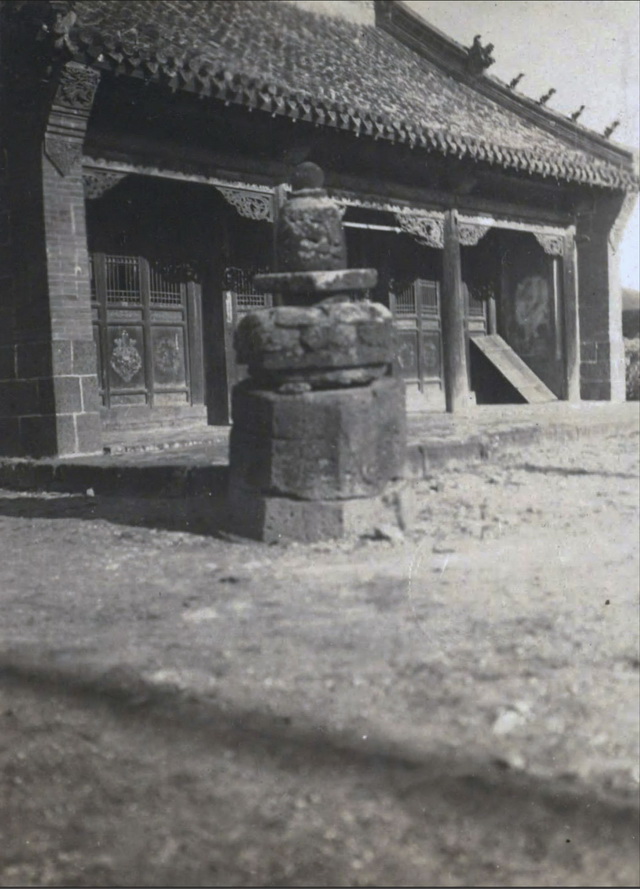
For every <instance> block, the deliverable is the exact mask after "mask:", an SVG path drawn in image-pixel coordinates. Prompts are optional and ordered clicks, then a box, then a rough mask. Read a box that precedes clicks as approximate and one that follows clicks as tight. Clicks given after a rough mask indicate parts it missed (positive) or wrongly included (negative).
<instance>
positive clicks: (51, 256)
mask: <svg viewBox="0 0 640 889" xmlns="http://www.w3.org/2000/svg"><path fill="white" fill-rule="evenodd" d="M98 80H99V74H98V73H97V72H95V71H93V70H91V69H89V68H86V67H85V66H83V65H79V64H76V63H73V62H71V63H68V64H67V65H66V66H65V68H64V69H63V71H62V74H61V77H60V80H59V82H58V85H57V89H56V92H55V96H54V98H53V102H52V104H51V105H50V108H49V111H48V113H43V110H42V108H36V109H33V108H31V109H28V110H24V109H21V108H20V107H19V106H17V105H16V106H15V107H13V108H11V113H10V115H9V120H8V127H7V130H8V136H7V140H6V144H5V147H6V152H7V195H8V207H9V237H10V240H11V261H10V264H9V265H8V266H7V267H6V272H7V274H5V276H4V277H3V278H2V280H1V283H0V286H1V287H2V291H3V293H4V294H7V298H6V302H5V303H4V306H5V308H4V313H5V314H7V313H9V314H7V318H6V320H7V321H8V322H9V325H10V326H9V325H8V329H7V330H6V331H5V333H4V336H3V341H2V344H1V346H0V442H2V444H1V445H0V448H1V451H0V452H1V453H3V454H5V455H11V456H34V457H42V456H53V455H71V454H81V453H93V452H97V451H99V450H101V447H102V429H101V421H100V404H99V395H98V377H97V354H96V348H95V345H94V340H93V332H92V320H91V294H90V271H89V256H88V251H87V234H86V221H85V204H84V189H83V179H82V146H83V142H84V138H85V133H86V127H87V122H88V118H89V113H90V110H91V107H92V103H93V98H94V95H95V91H96V88H97V84H98ZM7 306H9V308H7ZM9 315H10V317H9Z"/></svg>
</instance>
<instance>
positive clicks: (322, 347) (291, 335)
mask: <svg viewBox="0 0 640 889" xmlns="http://www.w3.org/2000/svg"><path fill="white" fill-rule="evenodd" d="M235 348H236V352H237V355H238V360H239V361H240V362H241V363H243V364H247V365H248V366H249V373H250V376H251V377H253V378H254V379H256V380H260V381H261V382H263V383H264V384H265V385H271V386H273V388H277V387H278V385H280V384H281V383H283V382H290V381H295V380H301V381H302V380H308V381H310V382H311V383H312V385H314V386H318V387H322V386H326V387H339V386H351V385H363V384H365V383H367V382H369V381H370V380H373V379H376V378H377V377H379V376H381V375H382V374H383V373H384V371H385V369H386V367H387V366H388V365H389V364H390V362H391V356H392V352H393V327H392V323H391V314H390V312H389V311H388V309H386V308H385V307H384V306H380V305H378V304H376V303H370V302H361V303H351V302H332V303H321V304H319V305H317V306H314V307H312V308H299V307H294V306H279V307H276V308H273V309H266V310H264V311H261V312H254V313H252V314H251V315H247V316H246V317H245V318H244V319H243V320H242V321H241V322H240V324H239V325H238V328H237V330H236V334H235ZM354 368H358V372H357V373H354V372H350V373H342V371H346V370H349V371H352V370H353V369H354ZM336 370H339V371H340V373H335V371H336ZM323 371H327V373H326V374H323Z"/></svg>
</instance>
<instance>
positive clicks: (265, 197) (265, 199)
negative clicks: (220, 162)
mask: <svg viewBox="0 0 640 889" xmlns="http://www.w3.org/2000/svg"><path fill="white" fill-rule="evenodd" d="M216 188H217V189H218V191H219V192H220V194H221V195H222V197H223V198H224V199H225V201H227V202H228V203H229V204H231V206H232V207H234V209H236V210H237V211H238V213H239V214H240V216H244V217H245V218H246V219H255V220H258V221H261V220H265V221H267V222H271V221H272V220H273V209H272V206H271V201H272V198H271V194H270V193H262V192H258V191H247V190H245V189H242V190H241V189H237V188H227V187H226V186H221V185H217V186H216Z"/></svg>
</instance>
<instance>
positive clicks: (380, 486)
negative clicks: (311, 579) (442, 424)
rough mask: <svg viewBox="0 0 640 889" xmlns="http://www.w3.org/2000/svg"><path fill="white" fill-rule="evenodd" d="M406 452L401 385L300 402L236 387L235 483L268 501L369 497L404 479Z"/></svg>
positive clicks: (302, 397)
mask: <svg viewBox="0 0 640 889" xmlns="http://www.w3.org/2000/svg"><path fill="white" fill-rule="evenodd" d="M405 450H406V417H405V410H404V385H403V381H402V380H399V379H396V378H393V377H385V378H383V379H381V380H378V381H376V382H375V383H372V384H371V385H369V386H360V387H357V388H354V389H336V390H330V391H323V392H319V391H318V392H306V393H301V394H295V395H294V394H292V395H283V394H280V393H274V392H268V391H261V390H256V389H253V388H252V387H251V382H250V381H248V382H246V383H240V384H239V385H238V386H236V387H235V388H234V391H233V428H232V430H231V440H230V449H229V470H230V478H231V480H232V482H233V483H239V484H240V485H242V486H246V487H248V488H249V489H253V490H258V491H261V492H262V493H263V494H265V495H267V494H268V495H277V496H285V497H291V498H294V499H295V498H297V499H306V500H314V501H319V500H333V499H336V500H344V499H347V498H359V497H372V496H375V495H377V494H380V493H382V491H383V490H384V489H385V486H386V485H387V484H388V483H389V482H390V481H392V480H394V479H398V478H402V476H403V473H404V460H405Z"/></svg>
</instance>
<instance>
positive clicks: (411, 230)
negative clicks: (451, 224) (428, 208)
mask: <svg viewBox="0 0 640 889" xmlns="http://www.w3.org/2000/svg"><path fill="white" fill-rule="evenodd" d="M395 217H396V220H397V222H398V225H399V226H400V228H401V229H402V230H403V231H404V232H406V233H407V234H409V235H412V236H413V237H414V238H415V239H416V240H417V241H419V242H420V243H421V244H425V245H426V246H427V247H434V248H435V249H437V250H442V249H443V248H444V220H443V219H441V218H440V217H438V216H430V215H428V214H426V213H422V212H420V211H418V212H416V211H414V210H402V211H400V212H397V213H396V214H395Z"/></svg>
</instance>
